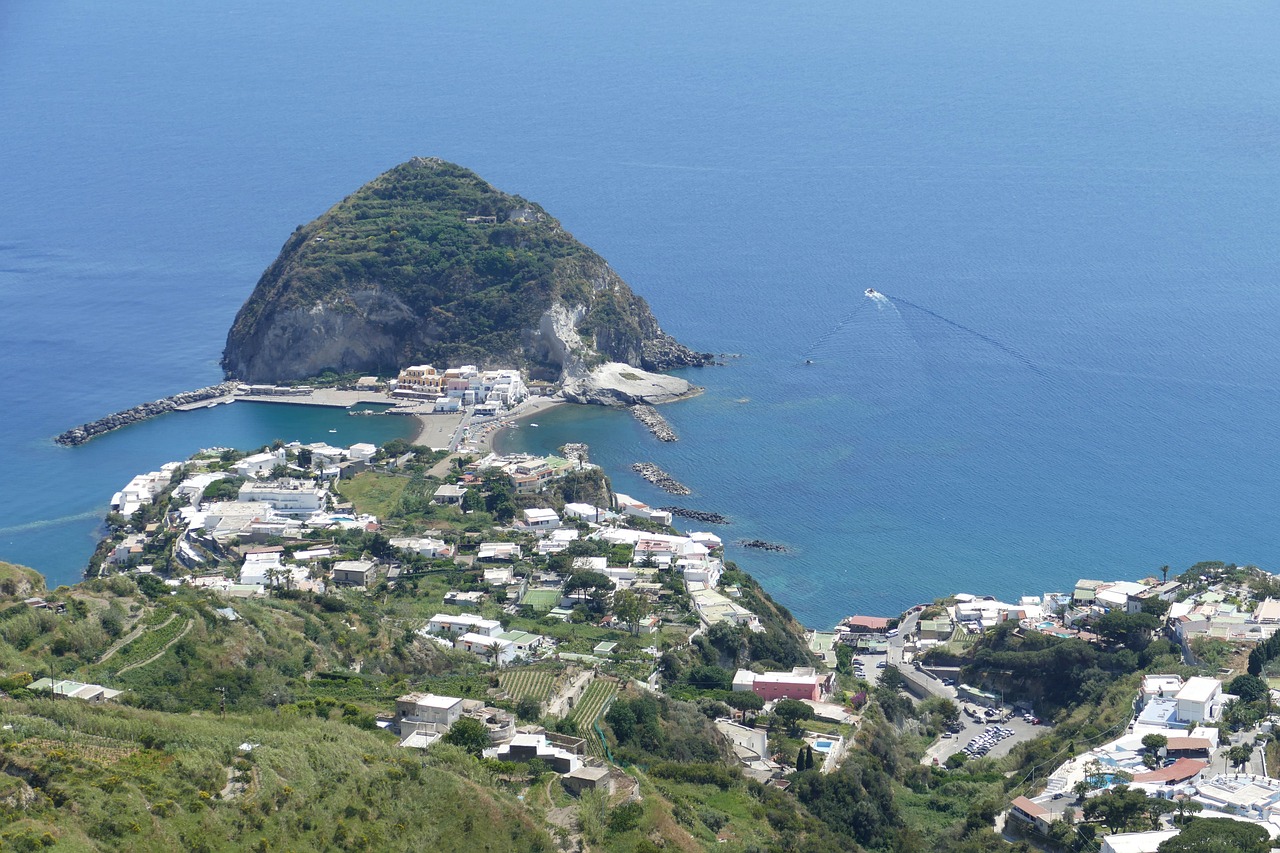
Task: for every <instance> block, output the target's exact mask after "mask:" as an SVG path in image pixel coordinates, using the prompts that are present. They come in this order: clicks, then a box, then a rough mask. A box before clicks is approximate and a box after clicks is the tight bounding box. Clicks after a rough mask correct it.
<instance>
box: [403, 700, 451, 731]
mask: <svg viewBox="0 0 1280 853" xmlns="http://www.w3.org/2000/svg"><path fill="white" fill-rule="evenodd" d="M462 710H463V700H462V699H458V698H456V697H453V696H437V695H435V694H434V693H408V694H405V695H404V696H401V697H400V698H398V699H396V717H395V721H396V724H397V725H401V724H403V723H406V722H408V723H420V724H424V725H426V726H430V727H432V728H433V729H435V730H436V731H439V732H441V733H443V732H447V731H448V730H449V727H450V726H452V725H453V724H454V723H456V722H458V720H459V719H460V718H461V717H462Z"/></svg>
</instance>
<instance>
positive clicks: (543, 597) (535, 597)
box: [520, 589, 560, 613]
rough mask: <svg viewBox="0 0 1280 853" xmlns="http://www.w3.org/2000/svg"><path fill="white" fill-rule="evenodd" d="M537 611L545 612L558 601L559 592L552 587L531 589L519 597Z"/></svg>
mask: <svg viewBox="0 0 1280 853" xmlns="http://www.w3.org/2000/svg"><path fill="white" fill-rule="evenodd" d="M520 603H521V604H527V605H529V606H530V607H532V608H533V609H534V610H537V611H538V612H539V613H545V612H546V611H548V610H550V609H551V608H553V607H555V606H556V605H557V604H559V603H560V593H559V592H557V591H556V590H554V589H531V590H529V591H528V592H526V593H525V594H524V598H522V599H520Z"/></svg>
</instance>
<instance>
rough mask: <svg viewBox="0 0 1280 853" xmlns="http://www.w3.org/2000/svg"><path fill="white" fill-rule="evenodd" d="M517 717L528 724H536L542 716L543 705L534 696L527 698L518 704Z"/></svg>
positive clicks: (523, 698)
mask: <svg viewBox="0 0 1280 853" xmlns="http://www.w3.org/2000/svg"><path fill="white" fill-rule="evenodd" d="M516 716H517V717H519V718H520V719H522V720H524V721H526V722H534V721H536V720H537V719H538V718H539V717H541V716H542V703H541V702H539V701H538V700H537V699H534V698H533V697H532V696H525V697H522V698H521V699H520V701H519V702H517V703H516Z"/></svg>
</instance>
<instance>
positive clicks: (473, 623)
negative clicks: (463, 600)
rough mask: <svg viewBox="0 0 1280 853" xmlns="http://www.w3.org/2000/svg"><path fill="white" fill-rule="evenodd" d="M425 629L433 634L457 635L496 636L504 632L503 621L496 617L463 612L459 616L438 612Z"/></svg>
mask: <svg viewBox="0 0 1280 853" xmlns="http://www.w3.org/2000/svg"><path fill="white" fill-rule="evenodd" d="M425 630H426V632H427V633H431V634H451V635H453V636H455V637H457V636H461V635H462V634H468V633H470V634H479V635H482V636H485V637H495V636H497V635H498V634H500V633H502V623H501V622H499V621H497V620H496V619H482V618H480V617H479V616H476V615H474V614H472V613H462V614H459V615H458V616H450V615H448V614H447V613H437V614H436V615H435V616H432V617H431V621H430V622H428V623H427V627H426V629H425ZM420 633H421V632H420Z"/></svg>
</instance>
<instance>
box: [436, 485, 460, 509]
mask: <svg viewBox="0 0 1280 853" xmlns="http://www.w3.org/2000/svg"><path fill="white" fill-rule="evenodd" d="M466 494H467V489H466V487H465V486H458V485H454V484H453V483H445V484H444V485H443V486H441V487H440V488H438V489H436V490H435V493H434V494H433V495H432V496H431V502H432V503H433V504H440V505H441V506H461V504H462V498H463V497H464V496H465V495H466Z"/></svg>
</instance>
